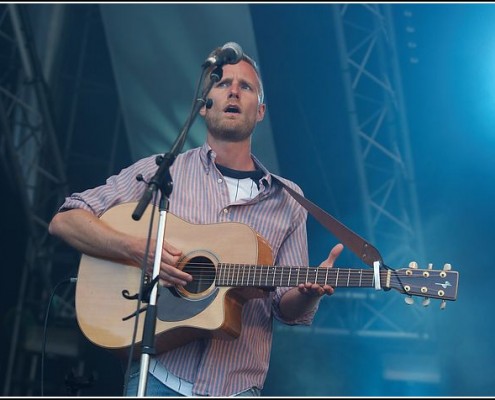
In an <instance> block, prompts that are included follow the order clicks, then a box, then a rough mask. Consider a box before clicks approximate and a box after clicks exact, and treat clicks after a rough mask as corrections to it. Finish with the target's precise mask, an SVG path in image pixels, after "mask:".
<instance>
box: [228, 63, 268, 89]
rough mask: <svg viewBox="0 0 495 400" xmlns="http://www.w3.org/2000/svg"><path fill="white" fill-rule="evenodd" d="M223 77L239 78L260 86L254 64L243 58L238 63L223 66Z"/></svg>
mask: <svg viewBox="0 0 495 400" xmlns="http://www.w3.org/2000/svg"><path fill="white" fill-rule="evenodd" d="M223 79H237V80H244V81H247V82H252V83H256V85H257V86H258V87H259V86H260V84H259V79H258V75H257V74H256V71H255V70H254V68H253V66H252V65H251V64H249V63H248V62H246V61H244V60H242V61H240V62H238V63H237V64H226V65H224V66H223V75H222V80H223Z"/></svg>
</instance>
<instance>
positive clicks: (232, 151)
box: [208, 136, 255, 171]
mask: <svg viewBox="0 0 495 400" xmlns="http://www.w3.org/2000/svg"><path fill="white" fill-rule="evenodd" d="M208 144H209V145H210V147H211V148H212V149H213V151H214V152H215V153H216V155H217V157H216V159H215V162H217V163H218V164H221V165H223V166H225V167H227V168H230V169H235V170H238V171H254V170H255V165H254V161H253V159H252V158H251V142H250V141H249V140H246V141H242V142H225V141H218V140H215V139H213V138H212V137H211V136H210V137H209V138H208Z"/></svg>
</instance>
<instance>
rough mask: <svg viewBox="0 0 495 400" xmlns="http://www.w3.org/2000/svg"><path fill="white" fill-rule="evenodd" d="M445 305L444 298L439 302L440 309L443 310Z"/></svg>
mask: <svg viewBox="0 0 495 400" xmlns="http://www.w3.org/2000/svg"><path fill="white" fill-rule="evenodd" d="M445 307H447V302H446V301H445V300H442V303H441V304H440V310H445Z"/></svg>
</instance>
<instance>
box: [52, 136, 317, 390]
mask: <svg viewBox="0 0 495 400" xmlns="http://www.w3.org/2000/svg"><path fill="white" fill-rule="evenodd" d="M215 157H216V155H215V152H214V151H213V150H212V149H211V148H210V147H209V146H208V144H206V143H205V144H204V145H203V146H202V147H198V148H195V149H192V150H188V151H186V152H184V153H181V154H180V155H178V156H177V158H176V160H175V161H174V163H173V164H172V166H171V168H170V173H171V176H172V180H173V190H172V193H171V195H170V197H169V200H170V206H169V211H170V212H171V213H173V214H175V215H177V216H179V217H181V218H183V219H184V220H186V221H188V222H190V223H194V224H210V223H218V222H227V221H235V222H242V223H244V224H247V225H249V226H250V227H251V228H253V229H254V230H255V231H256V232H258V233H259V234H260V235H261V236H263V237H264V238H265V239H266V240H267V241H268V243H270V246H271V249H272V254H273V261H274V265H290V266H301V265H303V266H307V265H308V251H307V235H306V218H307V212H306V210H305V209H304V208H303V207H301V206H300V205H299V203H297V202H296V201H295V200H294V199H293V198H292V197H291V196H290V195H289V194H288V193H287V192H286V191H285V190H284V189H283V188H282V187H281V186H280V185H279V184H277V183H276V182H274V181H272V175H271V174H270V173H269V172H268V170H267V169H266V168H265V167H264V166H263V165H262V164H261V163H260V162H259V161H258V160H257V159H256V158H255V157H254V156H253V160H254V162H255V163H256V165H257V167H258V168H260V169H261V170H262V171H263V173H264V176H263V178H262V179H261V180H260V182H259V189H260V191H259V194H258V195H257V196H256V197H255V198H253V199H250V200H241V201H236V202H233V203H232V202H231V201H230V199H229V191H228V188H227V184H226V183H225V180H224V177H223V176H222V174H221V173H220V172H219V170H218V168H217V167H216V165H215ZM155 159H156V156H150V157H146V158H143V159H141V160H139V161H137V162H136V163H134V164H133V165H131V166H129V167H127V168H125V169H123V170H122V171H121V172H120V173H119V174H117V175H114V176H111V177H109V178H108V179H107V181H106V184H104V185H102V186H98V187H96V188H93V189H88V190H86V191H84V192H82V193H74V194H72V195H71V196H69V197H67V198H66V200H65V202H64V204H63V205H62V206H61V207H60V210H61V211H63V210H65V209H72V208H84V209H86V210H89V211H91V212H92V213H94V214H95V215H97V216H98V217H99V216H101V215H102V214H103V213H104V212H105V211H107V210H108V209H109V208H111V207H113V206H115V205H117V204H120V203H123V202H131V201H138V200H139V199H140V198H141V196H142V193H143V190H144V188H145V186H144V184H143V183H142V182H138V181H137V180H136V176H137V175H138V174H142V175H143V177H144V179H145V181H149V180H150V179H151V178H152V177H153V176H154V174H155V173H156V171H157V165H156V162H155ZM281 179H282V178H281ZM282 180H283V181H284V182H285V183H286V184H287V185H289V186H290V187H291V188H293V189H294V190H296V191H298V192H299V193H301V194H302V191H301V189H300V188H299V186H297V185H296V184H295V183H293V182H291V181H288V180H286V179H282ZM287 290H289V288H284V287H278V288H276V290H275V291H273V292H270V295H269V296H268V297H266V298H261V299H258V298H256V299H252V300H250V301H248V302H246V303H245V304H244V306H243V308H242V331H241V334H240V336H239V338H237V339H236V340H220V339H199V340H196V341H193V342H190V343H188V344H186V345H183V346H181V347H178V348H175V349H173V350H170V351H168V352H165V353H163V354H159V355H157V356H156V357H157V360H158V361H159V362H161V363H162V364H163V365H164V366H165V368H166V369H167V370H168V371H170V372H171V373H173V374H175V375H176V376H177V377H179V378H181V379H185V380H187V381H189V382H192V383H193V388H192V391H193V394H194V395H202V396H206V395H208V396H230V395H232V394H235V393H239V392H242V391H244V390H246V389H249V388H251V387H257V388H259V389H262V388H263V383H264V381H265V378H266V374H267V371H268V363H269V359H270V351H271V345H272V329H273V319H272V318H273V317H275V318H277V319H278V320H280V321H282V322H283V323H286V324H290V325H295V324H304V325H309V324H311V322H312V320H313V317H314V315H315V313H316V310H317V306H316V307H315V308H314V309H312V310H310V311H309V312H307V313H306V314H305V315H304V316H302V317H301V318H299V319H298V320H293V321H287V320H284V319H283V318H282V316H281V314H280V310H279V302H280V298H281V296H282V295H283V294H284V293H285V292H286V291H287Z"/></svg>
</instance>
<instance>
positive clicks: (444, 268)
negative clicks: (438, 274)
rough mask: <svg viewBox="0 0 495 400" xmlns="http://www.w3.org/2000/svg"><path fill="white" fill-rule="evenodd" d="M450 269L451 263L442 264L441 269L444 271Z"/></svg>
mask: <svg viewBox="0 0 495 400" xmlns="http://www.w3.org/2000/svg"><path fill="white" fill-rule="evenodd" d="M451 269H452V265H450V264H444V266H443V270H444V271H450V270H451Z"/></svg>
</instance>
